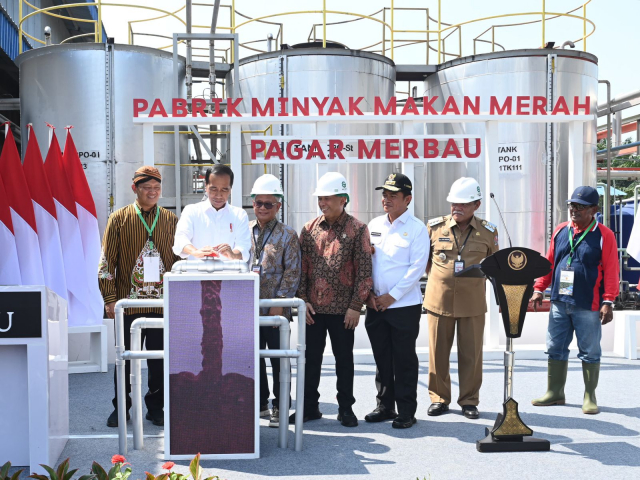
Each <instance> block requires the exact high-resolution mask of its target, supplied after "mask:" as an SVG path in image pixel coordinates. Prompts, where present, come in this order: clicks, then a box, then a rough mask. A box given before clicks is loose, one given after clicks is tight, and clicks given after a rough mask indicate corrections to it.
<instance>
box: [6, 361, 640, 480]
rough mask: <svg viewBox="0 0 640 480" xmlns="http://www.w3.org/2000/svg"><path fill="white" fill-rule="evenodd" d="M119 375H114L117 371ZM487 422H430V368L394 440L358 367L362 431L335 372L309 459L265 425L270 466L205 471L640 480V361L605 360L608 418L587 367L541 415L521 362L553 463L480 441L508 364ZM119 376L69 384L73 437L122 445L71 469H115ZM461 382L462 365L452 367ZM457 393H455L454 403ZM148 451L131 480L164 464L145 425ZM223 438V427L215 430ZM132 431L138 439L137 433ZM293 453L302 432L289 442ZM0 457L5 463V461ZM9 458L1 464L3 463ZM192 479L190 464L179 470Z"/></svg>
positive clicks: (488, 390) (106, 446) (495, 406)
mask: <svg viewBox="0 0 640 480" xmlns="http://www.w3.org/2000/svg"><path fill="white" fill-rule="evenodd" d="M112 368H113V367H112ZM484 374H485V378H484V385H483V387H482V392H481V404H480V409H481V413H482V414H481V418H480V420H477V421H470V420H466V419H465V418H464V417H462V415H461V414H460V410H459V407H457V406H455V407H453V408H452V410H451V411H450V412H449V413H448V414H446V415H444V416H441V417H438V418H434V417H428V416H427V414H426V410H427V407H428V406H429V400H428V391H427V385H426V383H425V382H426V378H427V365H426V364H421V365H420V380H421V382H420V385H419V391H418V398H419V403H420V404H419V407H418V414H417V418H418V423H417V425H415V426H414V427H413V428H411V429H408V430H394V429H392V428H391V425H390V424H389V423H383V424H367V423H365V422H364V420H362V419H363V417H364V415H365V414H366V413H367V412H369V411H370V410H371V409H372V408H373V406H374V395H375V391H374V383H373V376H374V367H373V365H356V379H355V386H356V393H355V396H356V399H357V403H356V404H355V406H354V411H355V413H356V415H357V416H358V417H359V418H360V419H361V422H360V426H358V427H357V428H351V429H347V428H344V427H342V426H340V425H339V424H338V422H337V421H336V420H335V416H336V414H337V406H336V403H335V400H334V397H335V393H334V388H335V376H334V372H333V367H332V366H327V367H325V368H324V371H323V377H322V384H321V394H322V397H321V401H322V402H323V403H322V404H321V410H322V412H323V413H324V415H325V417H324V418H323V419H321V420H319V421H314V422H309V423H307V424H306V426H305V428H306V430H305V436H304V450H303V451H302V452H300V453H296V452H295V451H293V450H292V449H289V450H283V449H279V448H277V445H276V444H277V429H271V428H268V427H267V422H266V420H261V422H262V428H261V429H260V430H261V431H260V435H261V437H260V438H261V449H262V452H261V458H260V459H258V460H243V461H239V460H235V461H215V462H214V461H208V462H203V467H205V469H206V474H207V475H219V476H220V477H221V478H226V479H229V480H236V479H254V478H265V477H289V478H296V479H303V478H309V479H319V478H335V479H383V478H384V479H388V478H395V479H405V478H406V479H412V480H414V479H416V477H419V478H420V480H422V479H423V478H424V477H426V478H427V479H432V480H439V479H465V480H466V479H484V478H487V479H489V478H490V479H500V478H505V479H506V478H510V479H511V478H518V479H529V478H531V479H534V478H535V479H546V478H563V479H570V478H576V479H577V478H580V479H583V478H585V477H590V478H606V479H627V478H628V479H631V478H640V401H639V399H640V381H639V379H640V376H639V374H640V361H628V360H623V359H619V358H613V357H606V358H604V359H603V363H602V373H601V376H600V387H599V389H598V400H599V404H600V405H601V409H602V413H601V414H599V415H595V416H587V415H583V414H582V412H581V410H580V405H581V400H582V392H583V385H582V373H581V366H580V363H579V361H576V360H572V361H571V363H570V370H569V379H568V382H567V389H566V391H567V402H568V404H567V405H566V406H562V407H547V408H540V407H533V406H532V405H531V404H530V399H531V398H534V397H535V396H538V395H540V394H541V393H542V392H543V391H544V388H545V385H546V375H545V374H546V362H545V361H537V360H530V361H520V362H518V366H517V368H516V374H515V398H516V400H518V401H520V413H521V416H522V419H523V420H524V421H525V423H527V424H528V425H529V426H530V427H531V428H532V429H533V430H534V431H535V433H536V435H537V436H540V437H544V438H547V439H549V440H550V441H551V443H552V446H551V449H552V451H551V452H548V453H511V454H481V453H478V452H477V451H476V447H475V442H476V440H478V439H480V438H482V437H483V436H484V429H485V427H486V426H490V425H492V424H493V421H494V419H495V417H496V414H497V413H498V411H499V410H500V409H501V402H502V398H501V397H502V382H503V368H502V365H501V362H499V361H487V362H485V365H484ZM112 375H113V371H112V370H110V372H109V373H108V374H83V375H72V376H71V377H70V402H71V425H70V429H71V433H72V435H76V436H84V435H114V436H113V437H112V438H84V437H74V438H72V439H71V440H70V441H69V442H68V444H67V447H66V448H65V450H64V452H63V453H62V456H61V460H63V459H65V458H67V457H71V465H72V468H76V467H80V468H81V472H80V473H85V470H86V469H88V468H89V466H90V464H91V461H93V460H96V461H98V462H99V463H101V464H102V465H103V466H106V465H108V464H109V461H110V458H111V455H113V454H115V453H117V447H118V441H117V438H116V437H115V434H116V433H117V432H116V430H115V429H110V428H108V427H106V425H105V421H106V418H107V416H108V415H109V413H110V412H111V406H110V403H109V401H108V400H107V399H108V398H109V399H110V398H111V392H112ZM452 377H453V379H454V382H455V381H456V380H457V365H456V364H455V363H454V364H452ZM145 382H146V380H145ZM456 394H457V385H456V384H454V395H456ZM144 428H145V435H150V436H151V437H148V438H146V439H145V448H144V450H142V451H134V450H133V449H132V441H131V440H130V442H129V445H130V447H129V448H130V451H129V454H128V455H127V460H128V461H129V462H131V464H132V466H133V475H132V479H141V478H144V471H145V470H147V471H150V472H154V473H156V474H157V473H160V471H161V470H160V466H161V465H162V463H163V461H164V460H163V450H164V446H163V438H162V433H163V432H162V429H161V428H158V427H154V426H153V425H151V423H150V422H147V421H145V424H144ZM212 428H215V425H212ZM129 431H130V430H129ZM290 443H291V444H292V443H293V430H292V431H291V433H290ZM0 457H1V454H0ZM1 460H2V459H1V458H0V463H2V462H1ZM176 463H177V464H178V466H177V470H178V471H181V472H183V473H187V462H176Z"/></svg>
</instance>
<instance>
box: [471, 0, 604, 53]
mask: <svg viewBox="0 0 640 480" xmlns="http://www.w3.org/2000/svg"><path fill="white" fill-rule="evenodd" d="M590 2H591V0H588V1H587V2H586V3H584V4H583V5H580V6H578V7H576V8H574V9H573V10H569V11H568V12H566V13H565V15H568V14H571V13H573V12H575V11H576V10H579V9H580V8H582V9H583V12H584V13H583V16H582V17H579V18H582V19H583V20H584V19H585V18H586V6H587V4H588V3H590ZM543 4H544V2H543ZM545 17H546V13H545ZM560 17H561V15H555V16H553V17H549V18H545V21H550V20H554V19H556V18H560ZM542 21H543V20H542V19H540V20H531V21H529V22H520V23H508V24H501V25H492V26H490V27H489V28H487V29H486V30H485V31H484V32H482V33H481V34H479V35H478V36H477V37H475V38H474V39H473V54H474V55H475V54H476V50H475V46H476V42H484V43H491V51H492V52H494V51H495V47H494V46H495V45H498V46H499V47H500V48H502V50H503V51H504V50H505V48H504V46H502V45H500V44H499V43H496V42H495V37H494V36H495V32H494V30H495V29H496V28H502V27H519V26H522V25H532V24H534V23H541V22H542ZM489 30H491V36H492V38H491V41H488V40H481V39H480V37H482V36H483V35H484V34H485V33H487V32H488V31H489ZM583 30H584V29H583ZM594 31H595V25H594ZM591 33H593V32H591ZM589 35H591V34H589ZM580 40H584V41H585V50H586V38H583V39H579V40H576V42H578V41H580ZM543 45H544V39H543ZM557 48H561V47H560V45H558V46H555V47H554V49H557Z"/></svg>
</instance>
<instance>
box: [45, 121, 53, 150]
mask: <svg viewBox="0 0 640 480" xmlns="http://www.w3.org/2000/svg"><path fill="white" fill-rule="evenodd" d="M45 123H46V124H47V127H49V148H51V141H52V140H53V131H54V130H55V129H56V127H54V126H53V125H51V124H50V123H47V122H45Z"/></svg>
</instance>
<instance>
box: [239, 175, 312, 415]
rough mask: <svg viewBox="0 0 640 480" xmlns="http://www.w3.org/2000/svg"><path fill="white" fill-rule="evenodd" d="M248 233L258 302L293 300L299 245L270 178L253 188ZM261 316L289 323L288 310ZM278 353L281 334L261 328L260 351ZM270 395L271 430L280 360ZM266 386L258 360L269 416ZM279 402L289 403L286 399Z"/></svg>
mask: <svg viewBox="0 0 640 480" xmlns="http://www.w3.org/2000/svg"><path fill="white" fill-rule="evenodd" d="M251 197H252V198H253V213H255V215H256V219H255V220H251V221H250V222H249V231H250V232H251V234H252V235H251V270H252V271H253V272H255V273H257V274H258V275H260V298H293V297H294V296H295V294H296V291H297V290H298V285H299V284H300V268H301V267H300V265H301V258H300V244H299V243H298V234H297V233H296V231H295V230H294V229H293V228H291V227H289V226H287V225H285V224H284V223H282V222H279V221H278V219H277V218H276V217H277V215H278V211H279V210H280V207H281V206H282V199H283V198H284V192H283V191H282V186H281V185H280V180H278V179H277V178H276V177H274V176H273V175H269V174H266V175H262V176H261V177H259V178H258V179H257V180H256V181H255V183H254V184H253V189H252V190H251ZM260 315H270V316H273V315H282V316H285V317H286V318H288V319H289V321H291V309H290V308H286V309H285V308H282V307H271V308H261V309H260ZM267 347H268V348H269V349H275V350H277V349H279V348H280V332H279V330H278V329H277V328H274V327H260V349H261V350H262V349H265V348H267ZM271 370H272V372H273V395H274V397H275V398H274V399H273V401H272V407H273V408H272V410H271V412H270V413H271V417H270V420H269V426H270V427H277V426H278V425H279V418H280V416H279V415H280V413H279V408H280V401H281V399H280V359H279V358H272V359H271ZM269 395H270V392H269V383H268V380H267V365H266V362H265V360H264V359H263V358H261V359H260V414H261V415H264V416H266V415H269ZM282 401H284V402H288V401H289V399H288V398H286V399H283V400H282Z"/></svg>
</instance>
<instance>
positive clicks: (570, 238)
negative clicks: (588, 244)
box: [567, 218, 596, 267]
mask: <svg viewBox="0 0 640 480" xmlns="http://www.w3.org/2000/svg"><path fill="white" fill-rule="evenodd" d="M595 224H596V219H595V218H594V219H593V222H591V225H589V227H588V228H587V229H586V230H585V231H584V233H583V234H582V236H581V237H580V238H579V239H578V241H577V242H576V244H575V245H574V244H573V235H572V234H571V224H569V225H567V233H568V234H569V245H571V252H569V258H568V259H567V267H570V266H571V260H572V259H573V252H575V251H576V248H578V245H580V242H581V241H582V240H583V239H584V237H586V236H587V233H589V232H590V231H591V229H592V228H593V226H594V225H595Z"/></svg>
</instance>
